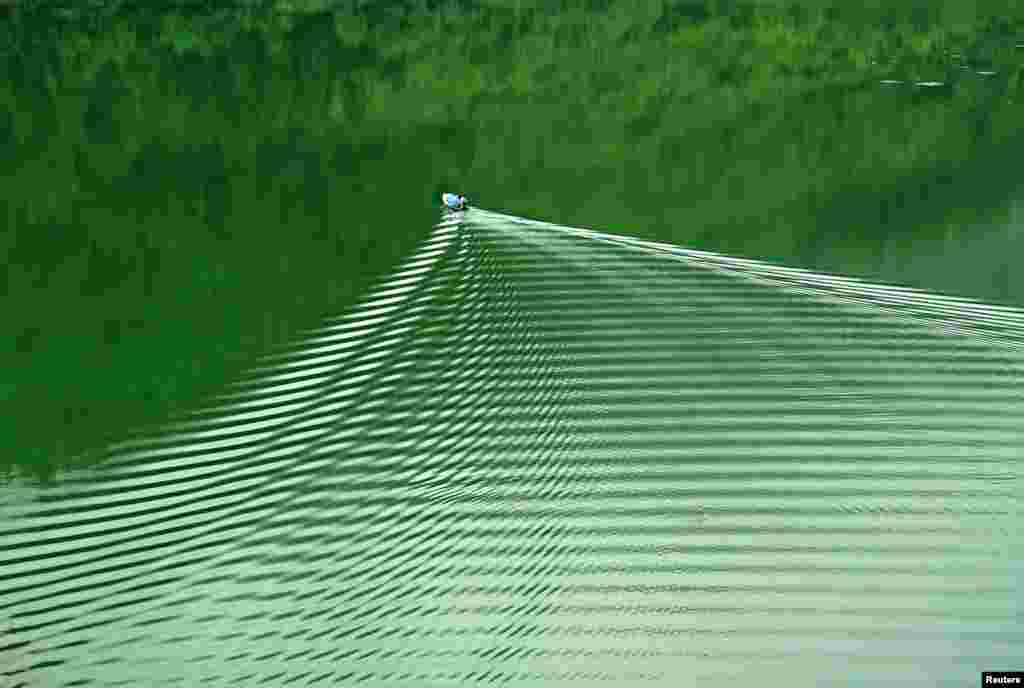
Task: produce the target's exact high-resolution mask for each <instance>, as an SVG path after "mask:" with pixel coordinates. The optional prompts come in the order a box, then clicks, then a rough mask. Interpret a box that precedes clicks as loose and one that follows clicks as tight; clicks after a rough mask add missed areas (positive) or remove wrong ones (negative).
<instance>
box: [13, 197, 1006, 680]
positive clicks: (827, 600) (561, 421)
mask: <svg viewBox="0 0 1024 688" xmlns="http://www.w3.org/2000/svg"><path fill="white" fill-rule="evenodd" d="M1022 335H1024V317H1022V314H1021V313H1020V312H1018V311H1016V310H1014V309H1010V308H1003V307H995V306H989V305H986V304H980V303H974V302H970V301H967V300H964V299H955V298H950V297H944V296H940V295H935V294H929V293H927V292H922V291H915V290H909V289H901V288H897V287H892V286H886V285H877V284H870V283H865V282H861V281H857V280H853V279H849V278H844V277H837V276H831V275H821V274H815V273H810V272H807V271H801V270H795V269H791V268H786V267H784V266H773V265H768V264H764V263H759V262H756V261H750V260H745V259H738V258H733V257H729V256H723V255H718V254H712V253H707V252H701V251H694V250H689V249H683V248H680V247H676V246H670V245H666V244H660V243H654V242H646V241H642V240H639V239H634V238H631V237H626V236H621V235H614V234H608V233H604V232H594V231H590V230H584V229H578V228H569V227H560V226H557V225H550V224H544V223H537V222H532V221H528V220H524V219H521V218H514V217H509V216H504V215H500V214H497V213H490V212H487V211H483V210H480V209H473V210H471V211H469V212H468V213H466V214H464V215H463V216H461V217H458V216H449V217H446V218H445V219H444V220H443V221H442V222H441V223H439V224H438V225H437V226H436V227H435V229H434V232H433V233H432V234H431V236H430V237H429V238H428V239H427V240H426V241H425V242H424V243H423V245H422V246H421V247H420V249H419V250H418V251H417V252H416V253H415V254H414V255H412V256H410V257H409V258H408V260H406V261H405V262H404V263H403V264H402V265H401V266H400V267H399V268H397V269H396V271H395V272H394V273H393V274H391V275H388V276H387V277H385V278H384V279H382V280H381V281H380V283H379V284H378V285H377V286H376V287H375V288H374V289H373V290H372V291H371V292H370V293H369V294H368V295H367V297H366V298H365V299H364V301H363V302H362V303H361V304H359V305H358V306H357V307H356V308H354V309H352V310H351V311H349V312H347V313H345V314H341V315H339V317H337V318H334V319H331V320H329V321H326V322H324V323H323V325H322V326H321V327H319V328H317V329H315V330H312V331H309V332H307V333H305V335H304V336H302V337H300V338H298V339H297V340H296V341H295V342H293V343H292V344H290V345H289V346H287V347H283V348H282V349H281V350H279V351H277V352H275V353H273V354H271V355H268V356H266V357H265V358H264V359H262V360H261V361H260V362H259V363H258V364H257V365H256V366H254V367H253V369H252V370H250V371H249V372H248V373H247V374H246V375H245V376H244V377H243V378H242V379H240V380H238V381H237V382H236V383H235V384H233V385H232V386H231V387H230V388H229V389H226V390H225V391H224V393H223V394H222V395H220V396H219V397H218V398H216V399H215V400H214V401H213V402H212V403H211V404H209V405H208V406H206V407H204V408H202V409H197V410H195V411H194V412H191V413H190V414H189V415H187V416H182V417H180V418H178V419H176V420H175V421H173V422H171V423H169V424H168V426H167V428H165V430H164V431H163V432H160V433H157V434H154V435H150V436H126V437H127V438H126V439H125V441H123V442H121V443H119V444H117V445H113V446H111V447H109V449H108V451H107V460H106V461H105V462H104V463H103V464H102V465H101V466H100V467H99V468H95V469H89V470H82V471H78V472H72V473H70V474H68V475H67V476H64V477H63V478H61V479H60V480H59V481H58V482H57V483H56V484H54V485H48V486H45V487H40V486H33V485H28V484H20V483H12V484H9V485H5V486H4V487H3V488H2V491H0V541H2V543H3V547H2V549H0V582H2V583H3V586H4V588H3V589H4V593H3V595H2V596H0V624H2V625H0V686H4V687H6V686H20V685H26V686H27V685H47V686H51V685H52V686H84V685H90V686H120V685H124V686H129V685H154V686H156V685H160V686H164V685H166V686H193V685H237V686H249V685H278V686H284V685H303V686H305V685H355V684H366V685H387V686H402V685H408V686H423V685H471V684H483V685H486V684H515V685H534V684H536V685H550V684H553V683H567V684H580V685H592V684H599V683H608V684H610V685H640V684H652V685H678V681H679V677H680V676H693V677H701V678H705V677H706V678H707V679H708V680H721V679H723V678H727V679H730V680H742V679H744V678H751V677H756V678H759V679H760V680H761V681H762V682H763V681H765V680H768V681H778V682H781V681H787V682H790V683H792V682H794V681H797V682H799V683H806V682H807V681H806V680H803V681H800V680H799V679H800V678H805V677H807V676H816V677H819V678H820V677H823V678H821V680H816V681H815V682H816V683H819V684H827V683H828V680H829V679H828V676H829V675H830V673H829V672H830V671H831V675H833V676H834V675H835V672H834V668H835V667H836V666H841V667H843V668H844V678H843V681H842V683H843V685H849V684H851V683H858V684H860V683H863V684H876V683H880V682H881V683H884V682H887V681H890V680H891V679H890V677H892V676H894V675H899V676H900V677H901V680H902V681H904V682H910V683H919V684H921V685H961V684H963V683H964V682H969V681H975V680H976V677H977V672H978V671H980V670H982V669H984V668H986V667H987V668H991V667H993V666H1004V665H1010V664H1012V661H1013V660H1014V659H1016V658H1018V657H1019V652H1018V650H1019V647H1020V644H1021V642H1022V641H1024V626H1022V624H1021V618H1022V617H1021V606H1020V604H1019V600H1020V596H1019V592H1018V590H1019V580H1020V574H1021V572H1022V569H1021V566H1020V563H1019V561H1020V558H1019V557H1020V543H1021V533H1022V531H1021V520H1020V515H1021V508H1020V506H1021V505H1020V499H1019V497H1018V496H1017V495H1018V494H1019V489H1018V487H1019V485H1020V482H1019V466H1020V457H1021V456H1022V452H1021V449H1022V446H1024V439H1022V438H1021V436H1020V433H1019V432H1018V431H1017V426H1018V425H1019V424H1020V421H1021V420H1022V415H1024V405H1022V402H1021V398H1020V394H1019V384H1020V379H1021V378H1020V376H1021V371H1022V363H1024V355H1022V353H1021V343H1022V340H1024V337H1022ZM753 672H756V673H753ZM894 672H898V674H897V673H894ZM695 680H696V679H695Z"/></svg>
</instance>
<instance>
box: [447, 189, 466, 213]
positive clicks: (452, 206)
mask: <svg viewBox="0 0 1024 688" xmlns="http://www.w3.org/2000/svg"><path fill="white" fill-rule="evenodd" d="M441 202H442V203H443V204H444V207H445V208H447V209H448V210H466V209H467V208H468V207H469V205H468V204H467V200H466V197H465V196H463V195H462V194H450V193H443V194H441Z"/></svg>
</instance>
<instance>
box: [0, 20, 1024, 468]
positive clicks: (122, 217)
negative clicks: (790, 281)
mask: <svg viewBox="0 0 1024 688" xmlns="http://www.w3.org/2000/svg"><path fill="white" fill-rule="evenodd" d="M967 4H968V3H963V2H952V1H950V2H933V3H929V4H928V5H927V6H925V5H923V4H922V3H916V2H902V3H900V2H898V3H859V4H856V6H853V4H851V3H836V4H834V5H828V4H827V3H803V4H800V5H790V4H786V3H782V2H777V3H768V4H757V5H753V4H744V3H737V2H715V1H708V2H703V3H701V2H676V3H670V2H639V3H608V2H604V3H602V2H572V3H564V4H563V6H562V7H561V8H560V9H558V10H557V11H556V10H553V9H550V8H549V7H548V5H547V4H546V3H540V2H526V1H523V2H518V1H514V0H502V1H498V0H490V1H487V2H480V3H470V2H454V1H452V2H444V1H435V2H428V1H426V0H423V1H419V2H412V1H410V2H378V3H352V2H313V1H312V0H310V1H309V2H299V1H298V0H296V1H295V2H290V3H287V4H286V3H278V4H277V5H276V6H273V5H257V4H254V3H248V4H243V5H239V6H237V7H234V8H231V9H224V8H223V5H221V4H220V3H209V4H207V5H191V6H189V7H183V8H181V9H177V10H173V9H172V10H167V11H165V12H162V13H154V12H153V11H152V10H151V9H147V8H145V7H142V6H141V5H136V4H133V3H128V2H123V3H119V2H106V3H104V2H94V3H84V4H76V5H75V6H74V7H70V6H69V7H55V6H53V5H50V4H45V3H39V2H24V3H21V6H20V9H12V8H8V9H7V10H6V11H5V13H6V16H5V18H4V19H3V20H2V23H0V47H2V50H0V54H2V55H3V57H2V61H3V74H5V75H6V78H4V79H2V80H0V89H2V90H0V146H2V150H3V155H2V156H0V175H2V177H3V179H4V187H5V188H4V192H5V193H4V197H5V199H6V200H7V203H6V204H5V211H4V212H5V216H4V218H3V219H4V221H5V225H6V227H7V231H4V232H2V233H0V246H2V251H3V257H4V263H5V265H6V266H8V267H7V270H6V275H5V278H6V283H5V286H6V289H5V290H4V292H3V303H2V306H3V312H4V314H5V317H6V323H7V331H8V333H9V334H10V336H9V337H6V338H4V339H3V342H4V344H3V350H2V353H0V355H2V357H3V358H2V363H3V369H4V370H5V371H6V375H5V378H4V379H3V380H2V382H0V395H2V398H3V399H4V401H5V402H6V403H5V408H6V409H8V411H7V412H5V413H4V414H3V420H2V421H0V437H2V441H3V445H2V446H4V447H6V448H9V449H8V451H7V452H6V453H5V455H4V458H3V459H0V465H6V466H13V465H17V466H21V467H24V468H28V469H31V470H34V471H37V472H39V473H42V474H45V473H47V472H48V471H50V470H52V469H53V467H55V466H57V465H60V464H62V463H65V462H67V461H70V460H72V459H74V458H75V457H76V456H79V455H80V452H82V451H84V450H88V449H96V448H98V447H101V446H102V444H103V443H104V442H106V441H108V440H111V439H114V438H119V437H123V436H124V435H125V433H126V432H129V431H130V430H131V429H132V428H137V427H140V426H145V425H146V424H150V423H157V422H160V421H161V420H164V419H166V418H167V417H168V415H169V414H171V413H173V412H174V411H175V410H179V409H187V408H191V407H193V406H194V405H195V404H196V403H197V401H198V400H199V399H201V398H202V397H203V396H204V395H207V394H210V393H213V392H215V391H216V390H218V389H219V388H221V387H222V385H223V384H224V382H225V381H227V380H229V379H231V378H232V377H233V376H235V375H237V374H238V373H239V371H241V370H242V369H244V367H245V366H246V365H247V364H249V363H251V362H252V361H253V359H254V357H256V356H258V355H259V354H260V353H262V352H266V351H268V350H269V349H271V348H272V347H274V346H276V345H279V344H282V343H284V342H287V341H289V339H291V338H292V337H293V336H294V335H295V333H296V332H297V331H298V330H299V329H300V328H302V327H306V326H311V325H314V324H316V323H317V322H318V321H319V320H320V319H321V318H322V317H323V316H325V315H327V314H336V313H339V312H342V311H343V310H344V309H345V308H346V307H347V306H349V305H350V304H352V303H353V302H354V301H355V300H356V299H358V297H359V295H360V294H362V293H364V292H365V290H366V288H367V287H368V285H369V284H370V283H371V282H372V281H373V279H374V278H375V277H376V276H378V275H380V274H382V273H384V272H386V271H387V270H388V269H389V268H390V267H392V266H393V265H394V264H395V263H396V261H397V260H398V259H399V258H400V257H401V256H402V255H404V254H406V253H407V252H408V251H409V249H410V248H411V247H412V246H413V245H415V243H416V242H417V241H418V239H419V238H420V237H422V236H423V235H424V233H425V232H426V231H427V230H428V229H429V227H430V224H431V223H432V222H433V221H434V215H433V210H432V209H433V206H434V205H435V199H436V195H437V193H438V192H439V191H441V190H442V189H451V190H459V191H465V192H466V193H467V194H468V195H469V196H470V198H471V200H473V201H474V202H476V203H478V204H480V205H483V206H485V207H491V208H497V209H501V210H503V211H506V212H510V213H516V214H521V215H526V216H533V217H540V218H545V219H552V220H556V221H558V222H559V223H562V224H567V225H581V226H595V227H596V226H599V227H605V228H608V229H611V230H614V231H619V232H621V233H627V234H634V235H638V236H643V237H650V238H657V239H661V240H666V241H673V242H678V243H685V244H690V245H694V246H699V247H703V248H713V249H717V250H722V251H728V252H732V253H739V254H745V255H751V256H757V257H764V258H771V259H775V260H780V261H783V262H787V263H791V264H799V265H804V266H808V267H816V268H819V269H827V270H834V271H839V272H851V273H858V274H864V275H869V276H872V277H876V278H879V279H884V280H891V281H901V282H904V283H910V284H914V285H917V286H922V287H926V288H930V289H935V290H945V291H954V292H957V293H962V294H966V295H973V296H977V297H981V298H986V299H992V300H999V301H1004V302H1011V303H1019V302H1021V301H1024V285H1022V284H1021V283H1020V281H1019V278H1017V277H1015V274H1016V272H1015V271H1013V270H1012V269H1011V262H1010V261H1012V260H1014V256H1015V255H1017V253H1016V251H1015V250H1014V249H1016V248H1017V246H1016V239H1015V238H1014V233H1013V232H1012V231H1001V230H1000V229H998V228H999V226H1001V225H1007V226H1008V225H1012V222H1011V221H1010V220H1008V216H1009V214H1010V213H1012V205H1011V204H1010V200H1011V199H1012V197H1013V194H1014V192H1015V191H1016V185H1017V177H1016V174H1015V170H1016V168H1017V165H1018V164H1019V160H1020V159H1021V158H1022V153H1024V138H1022V137H1021V134H1020V131H1019V122H1021V121H1024V117H1022V115H1024V111H1022V108H1021V106H1020V104H1019V102H1020V100H1021V97H1022V96H1024V91H1022V81H1021V76H1022V69H1021V63H1022V55H1024V49H1022V48H1019V47H1018V45H1022V44H1024V21H1022V16H1021V15H1020V12H1019V10H1015V3H1013V2H1011V1H1010V0H1006V1H1005V2H1002V3H998V2H996V3H986V8H985V9H984V10H980V9H979V10H975V9H973V8H966V9H965V6H966V5H967ZM979 72H985V74H981V73H979ZM883 80H887V81H892V82H900V83H894V84H882V83H880V82H882V81H883ZM918 82H932V83H935V84H939V85H936V86H918V85H915V83H918ZM456 187H457V188H456ZM987 228H994V229H987ZM957 255H960V256H963V258H962V259H957V258H956V257H951V256H957ZM908 265H911V266H912V267H910V268H908ZM951 268H955V269H951Z"/></svg>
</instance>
